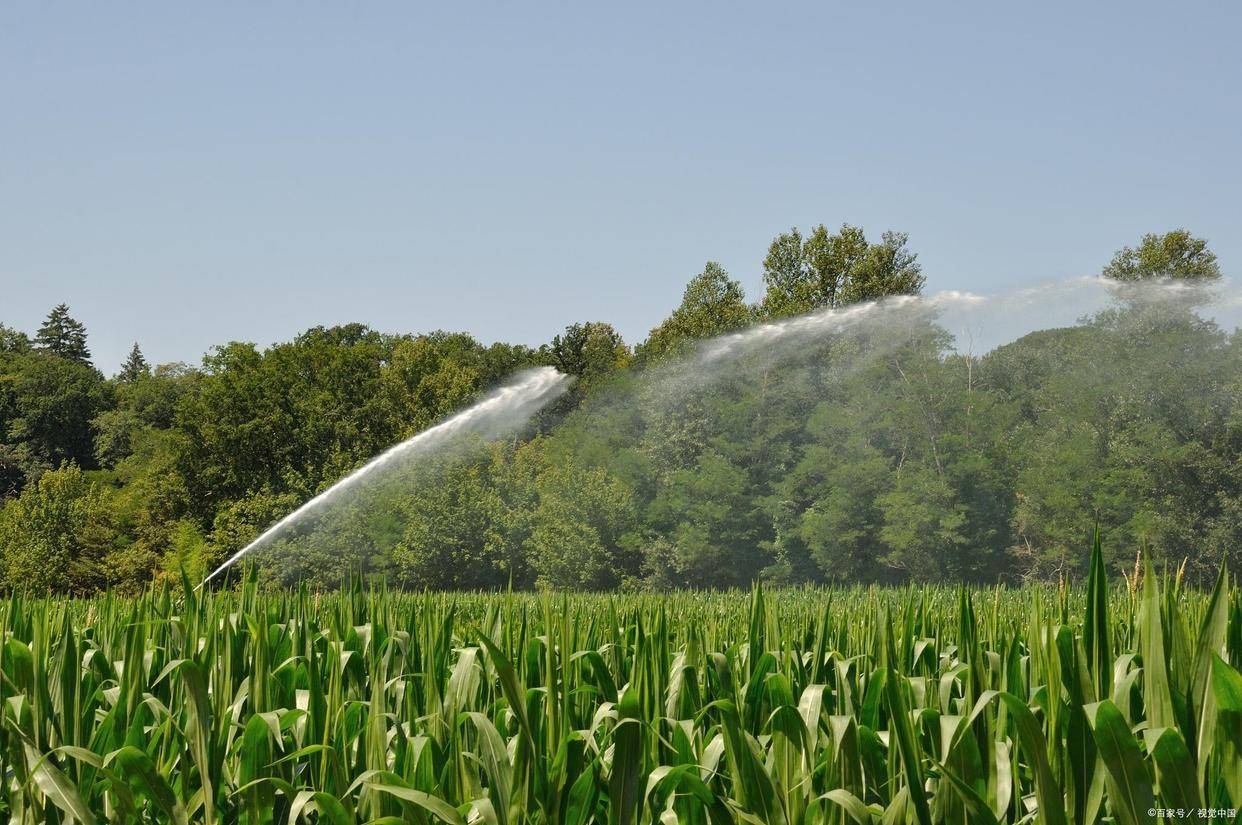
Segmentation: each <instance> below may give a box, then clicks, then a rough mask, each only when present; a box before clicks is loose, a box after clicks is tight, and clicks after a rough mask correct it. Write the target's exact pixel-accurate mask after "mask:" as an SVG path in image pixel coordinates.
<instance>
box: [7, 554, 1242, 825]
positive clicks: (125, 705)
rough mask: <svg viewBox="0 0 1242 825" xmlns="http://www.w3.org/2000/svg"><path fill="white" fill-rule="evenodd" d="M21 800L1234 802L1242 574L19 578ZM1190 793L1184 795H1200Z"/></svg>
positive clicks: (506, 810) (977, 807)
mask: <svg viewBox="0 0 1242 825" xmlns="http://www.w3.org/2000/svg"><path fill="white" fill-rule="evenodd" d="M0 622H2V624H3V628H4V631H5V643H4V645H3V646H0V672H2V675H3V679H2V682H0V693H2V694H3V699H4V702H3V713H4V724H3V728H2V730H0V760H2V761H3V765H2V767H3V776H4V782H5V788H4V791H5V792H4V795H3V799H2V801H0V806H2V807H3V814H4V815H6V816H7V817H8V818H9V820H10V821H12V822H20V823H26V822H82V823H94V822H105V821H107V822H172V823H187V822H206V823H214V822H244V823H269V822H280V823H291V824H292V823H299V822H301V823H313V822H318V823H334V824H335V823H362V822H375V823H398V822H414V823H437V822H446V823H491V824H493V825H495V824H499V825H515V824H516V823H588V822H601V823H603V822H607V823H640V822H641V823H676V822H686V823H711V824H712V825H717V824H718V823H781V824H782V825H799V824H800V823H919V825H925V823H941V822H948V823H995V822H1004V823H1022V822H1036V823H1049V825H1060V824H1061V823H1096V822H1101V823H1102V822H1115V823H1135V822H1154V821H1166V820H1167V821H1175V820H1177V819H1179V818H1181V816H1185V817H1192V818H1195V819H1197V820H1199V821H1209V820H1210V821H1215V822H1237V821H1239V817H1238V815H1237V812H1236V810H1233V809H1237V808H1242V673H1239V670H1238V668H1239V664H1240V659H1242V604H1240V602H1239V599H1238V597H1237V595H1236V593H1235V592H1233V591H1232V590H1231V589H1230V585H1229V582H1228V580H1227V577H1226V576H1224V575H1222V576H1221V578H1220V580H1219V582H1218V584H1217V586H1216V588H1215V590H1214V591H1213V592H1211V593H1205V592H1199V591H1188V590H1184V589H1183V588H1182V587H1181V585H1180V583H1179V580H1178V578H1177V576H1176V575H1161V574H1156V573H1153V572H1152V571H1151V570H1150V569H1149V570H1147V571H1146V572H1145V574H1144V575H1142V576H1136V577H1135V579H1131V580H1127V581H1125V582H1114V583H1112V584H1111V585H1110V584H1109V583H1108V582H1106V581H1105V577H1104V574H1103V567H1102V565H1101V563H1100V561H1099V556H1098V549H1097V552H1096V557H1095V559H1094V561H1093V564H1092V574H1091V578H1090V580H1089V581H1088V582H1087V585H1086V587H1085V588H1084V587H1081V586H1080V587H1072V588H1056V587H1044V586H1033V587H1028V588H1022V589H1000V588H997V589H968V588H953V587H938V588H920V589H878V588H871V589H864V588H852V589H851V588H841V589H814V590H787V591H767V592H765V591H762V590H758V589H756V590H755V591H753V592H751V593H738V592H733V593H674V594H669V595H657V594H633V595H624V594H623V595H615V596H605V595H551V594H547V595H545V594H409V593H392V592H387V591H384V590H382V589H373V588H367V587H364V586H362V585H360V584H354V585H353V586H351V587H349V588H346V589H344V590H342V591H339V592H333V593H325V594H317V593H310V592H307V591H306V590H305V589H303V590H300V591H281V592H269V591H264V590H262V589H260V588H259V587H258V586H257V585H256V583H255V582H254V581H247V582H246V583H244V584H242V585H241V586H239V587H237V588H236V589H234V590H226V591H219V592H195V591H194V590H193V588H192V587H191V586H190V584H189V582H184V583H183V584H174V585H168V584H163V585H160V586H158V587H155V588H153V589H152V590H150V591H149V592H147V593H146V594H145V595H143V596H141V597H139V598H129V599H124V598H115V597H103V598H98V599H93V600H75V599H67V598H66V599H56V598H28V597H23V596H21V595H13V596H11V597H10V598H9V600H8V601H7V604H5V605H4V606H3V607H2V608H0ZM1178 811H1181V812H1182V813H1181V815H1180V816H1179V814H1178V813H1177V812H1178Z"/></svg>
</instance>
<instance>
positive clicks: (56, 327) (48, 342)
mask: <svg viewBox="0 0 1242 825" xmlns="http://www.w3.org/2000/svg"><path fill="white" fill-rule="evenodd" d="M35 344H36V345H38V346H39V347H41V348H43V349H45V350H47V351H48V352H50V353H52V354H53V355H59V356H60V357H61V358H68V359H69V360H71V361H78V362H80V363H83V364H89V363H90V362H91V351H90V350H89V349H87V347H86V327H85V326H83V325H82V322H81V321H77V320H74V319H73V318H72V317H71V316H70V315H69V305H68V304H60V305H59V306H57V307H56V308H55V309H53V310H52V311H51V312H49V313H48V314H47V320H46V321H44V322H43V326H41V327H39V333H38V335H36V336H35Z"/></svg>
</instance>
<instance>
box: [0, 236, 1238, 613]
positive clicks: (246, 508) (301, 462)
mask: <svg viewBox="0 0 1242 825" xmlns="http://www.w3.org/2000/svg"><path fill="white" fill-rule="evenodd" d="M1219 272H1220V270H1219V265H1218V264H1217V262H1216V259H1215V257H1214V256H1213V255H1212V253H1211V252H1210V251H1209V250H1208V249H1207V246H1206V244H1205V243H1204V242H1203V241H1202V240H1201V239H1197V238H1194V237H1193V236H1191V235H1190V234H1189V233H1187V232H1185V231H1184V230H1176V231H1174V232H1170V233H1167V234H1165V235H1148V236H1145V237H1144V238H1143V239H1142V240H1141V242H1140V243H1139V245H1138V247H1137V248H1135V249H1130V248H1126V249H1123V250H1121V251H1120V252H1119V253H1117V255H1116V257H1115V258H1114V259H1113V262H1112V263H1110V264H1109V266H1108V267H1106V269H1105V274H1106V275H1108V276H1109V277H1112V278H1117V279H1121V280H1140V281H1141V280H1144V279H1153V278H1180V279H1199V280H1203V279H1213V278H1216V277H1218V276H1219ZM763 280H764V285H765V291H764V294H763V295H762V297H761V299H760V300H759V301H758V302H756V303H749V302H748V301H747V300H746V296H745V294H744V291H743V289H742V287H741V284H740V283H739V282H738V281H737V280H734V279H733V278H731V277H730V276H729V274H728V273H726V272H725V270H724V269H723V268H722V267H721V266H720V265H719V264H717V263H715V262H708V263H707V264H706V266H705V267H704V269H703V271H702V272H700V273H699V274H697V275H695V276H694V277H693V278H691V279H690V280H689V282H688V284H687V285H686V287H685V290H684V293H683V296H682V300H681V302H680V304H678V306H676V307H675V308H673V310H672V311H671V312H670V313H669V314H668V316H667V317H666V318H665V320H663V321H662V322H661V323H660V324H659V325H657V326H656V327H654V328H653V329H652V330H651V332H650V334H649V335H648V336H647V338H646V340H644V341H642V342H640V343H638V344H637V346H635V347H633V348H632V349H631V347H630V346H629V345H627V344H626V342H625V341H624V340H623V339H622V337H621V335H620V333H619V332H618V331H617V330H616V329H615V328H614V327H613V326H612V325H610V324H608V323H606V322H603V321H591V322H583V323H574V324H571V325H569V326H568V327H566V328H565V329H564V330H562V331H561V332H559V333H558V334H556V335H554V336H553V337H552V338H551V340H549V341H548V342H547V343H545V344H543V345H542V346H539V347H527V346H520V345H510V344H505V343H493V344H487V343H483V342H480V341H478V340H476V339H475V338H473V337H472V336H469V335H465V334H461V333H451V332H443V331H435V332H430V333H424V334H402V335H389V334H383V333H380V332H377V331H375V330H373V329H371V328H369V327H367V326H365V325H363V324H346V325H341V326H334V327H314V328H312V329H309V330H307V331H306V332H304V333H302V334H301V335H298V336H297V337H296V338H294V339H293V340H291V341H287V342H282V343H277V344H275V345H272V346H270V347H267V348H260V347H257V346H255V345H254V344H249V343H240V342H233V343H228V344H224V345H221V346H219V347H216V348H215V349H213V350H212V351H211V352H209V353H208V354H207V355H206V356H205V357H204V358H203V360H202V362H201V364H199V365H196V366H187V365H183V364H163V365H158V366H155V367H154V368H152V367H151V366H150V365H149V364H148V363H147V361H146V358H145V357H144V356H143V355H142V352H141V350H140V348H139V347H138V345H137V344H135V345H134V348H133V349H132V350H131V352H130V355H129V357H128V358H127V359H126V361H125V363H124V365H123V366H122V368H121V370H120V371H119V373H118V374H117V375H116V376H115V377H113V378H112V379H106V378H105V377H104V376H103V375H102V374H101V373H100V372H99V371H98V370H96V369H95V368H94V367H93V366H91V365H90V362H89V351H88V350H87V348H86V330H85V329H84V328H83V327H82V325H81V324H79V323H78V322H77V321H75V320H73V319H72V318H71V317H70V316H69V314H68V309H67V307H65V306H64V305H61V306H58V307H56V308H55V309H53V310H52V312H51V313H50V314H49V316H48V320H47V322H46V323H45V324H44V325H43V326H42V327H41V328H40V330H39V331H38V332H37V333H36V335H35V336H34V337H33V338H31V337H28V336H27V335H25V334H24V333H22V332H20V331H18V330H15V329H13V328H11V327H9V326H5V325H3V324H0V502H2V503H0V584H3V585H5V586H8V587H34V588H36V589H45V588H51V589H57V590H65V591H74V592H89V591H93V590H99V589H102V588H117V589H134V588H137V587H141V586H142V585H143V584H144V583H145V582H146V581H148V580H150V579H151V578H152V577H158V576H163V575H180V570H181V569H183V568H184V569H186V570H187V571H188V572H189V574H190V575H192V576H201V575H203V574H204V573H206V572H207V571H209V570H210V569H212V568H213V567H214V566H215V565H216V564H218V563H219V562H220V561H221V560H223V559H224V558H226V557H227V556H229V555H231V554H232V553H234V552H235V551H236V550H238V549H240V548H241V547H243V546H244V545H246V544H247V543H249V542H250V541H251V540H252V539H254V538H255V537H256V536H257V535H258V534H259V533H260V532H262V531H263V530H264V529H265V528H266V527H267V526H268V525H270V524H271V523H273V522H274V521H276V520H278V519H279V518H281V517H282V516H284V515H285V514H287V513H289V512H290V511H292V510H293V509H295V508H296V507H297V506H298V505H299V504H300V503H301V502H304V501H306V500H307V499H309V498H310V497H312V496H314V495H315V494H316V493H318V492H320V491H322V490H324V489H325V488H326V487H328V486H329V485H331V484H332V483H333V482H334V481H335V480H337V479H339V478H341V477H342V476H343V475H345V474H346V473H348V472H349V471H351V470H352V469H354V468H356V467H358V466H360V465H361V464H362V463H364V462H365V461H367V460H368V459H369V458H370V457H371V456H373V455H375V454H377V453H379V452H380V451H381V450H383V449H384V448H386V447H388V446H390V445H392V444H394V443H396V442H398V441H401V440H402V439H404V438H407V437H409V436H411V435H413V434H414V433H416V432H418V431H420V430H422V429H425V428H426V427H428V426H429V425H431V424H434V423H435V422H437V421H439V420H441V419H443V418H445V417H446V416H448V415H450V414H451V413H453V412H454V411H456V410H459V409H461V408H462V407H464V406H466V405H468V404H470V403H471V402H472V401H474V400H475V399H477V398H479V397H480V395H481V394H482V393H484V392H486V391H487V390H488V389H489V388H491V387H493V386H495V385H496V384H497V383H498V382H500V381H502V380H503V379H504V378H505V376H507V375H509V374H511V373H512V372H514V371H515V370H519V369H522V368H525V367H531V366H536V365H549V364H550V365H553V366H555V367H557V369H559V370H561V371H563V372H565V373H567V374H570V375H573V376H574V377H575V378H576V382H575V385H574V389H573V391H572V392H571V393H570V394H568V395H567V396H565V397H564V398H562V399H561V401H560V402H559V403H558V404H557V405H555V406H554V407H553V408H551V409H549V410H545V411H543V412H542V413H541V414H540V415H539V416H537V417H536V418H535V419H534V420H533V422H532V424H531V426H530V427H529V428H528V430H527V431H526V432H523V433H521V434H520V435H519V436H517V437H514V438H511V439H505V440H504V441H500V442H496V443H490V444H489V443H479V444H475V443H473V442H466V446H463V449H461V450H458V451H452V452H448V453H445V454H443V455H438V456H435V457H428V459H427V460H425V461H422V462H420V463H418V465H417V466H414V467H411V468H410V469H409V470H408V471H406V472H403V473H397V474H393V475H392V477H390V478H388V479H387V480H386V481H384V482H382V483H381V482H376V484H375V486H374V487H373V488H368V489H367V490H366V493H365V495H360V496H358V497H356V498H355V499H352V500H350V501H347V502H343V503H342V504H341V505H340V506H339V507H337V508H336V509H333V510H332V511H331V512H330V513H325V514H324V515H323V516H322V517H320V518H318V519H315V520H311V521H309V522H308V523H307V524H306V525H304V526H303V527H301V528H299V529H297V530H292V531H290V532H289V534H288V535H284V536H282V537H280V538H279V539H278V540H277V541H276V542H274V543H273V544H272V546H271V547H270V548H268V549H267V550H265V551H264V553H263V554H262V555H260V556H258V557H257V559H258V561H259V563H260V569H261V571H262V574H263V575H264V576H265V577H267V578H268V579H270V580H273V581H278V582H284V583H292V582H296V581H310V582H314V583H319V584H333V583H337V582H340V581H341V580H343V578H344V577H345V576H347V575H350V574H351V573H356V572H360V571H361V572H363V573H367V574H372V575H377V576H383V577H384V579H385V580H386V581H389V582H392V583H394V584H399V585H401V586H407V587H412V588H424V587H426V588H509V587H512V588H536V587H543V588H558V589H589V590H606V589H614V588H665V587H696V588H716V587H734V586H747V585H748V584H750V583H751V582H754V581H756V580H765V581H770V582H777V583H787V584H796V583H802V582H826V581H835V582H877V583H902V582H927V581H943V580H946V579H951V580H960V581H972V582H995V581H1006V580H1015V579H1019V578H1036V579H1047V580H1056V579H1058V578H1061V577H1067V576H1068V577H1073V576H1079V575H1082V574H1083V573H1084V571H1085V564H1086V559H1087V552H1088V550H1089V547H1090V544H1089V535H1090V532H1091V530H1092V528H1093V526H1094V525H1095V524H1097V523H1098V524H1099V525H1100V527H1101V529H1103V530H1104V531H1105V532H1106V534H1107V535H1108V536H1109V539H1110V540H1109V543H1108V548H1109V549H1108V559H1107V561H1108V563H1109V564H1111V565H1113V566H1114V567H1122V566H1125V565H1127V564H1130V563H1131V562H1132V560H1133V554H1134V550H1135V548H1137V547H1138V546H1140V545H1141V546H1144V547H1147V548H1148V550H1149V552H1150V553H1151V555H1152V556H1154V557H1155V558H1156V559H1163V560H1167V561H1169V562H1171V563H1176V564H1179V565H1183V564H1184V565H1185V569H1186V571H1187V575H1188V576H1190V577H1192V578H1193V579H1196V580H1197V579H1203V578H1205V577H1207V576H1209V575H1211V574H1212V572H1213V571H1215V570H1216V569H1218V567H1219V565H1220V564H1221V563H1222V562H1228V563H1232V564H1234V565H1236V564H1238V563H1239V562H1242V549H1240V548H1242V469H1240V468H1242V337H1240V336H1239V334H1238V333H1237V332H1231V331H1227V330H1222V329H1219V328H1217V327H1216V325H1215V324H1213V323H1211V322H1210V321H1207V320H1204V319H1203V318H1201V317H1200V316H1199V315H1197V314H1196V312H1195V310H1194V308H1193V307H1188V306H1186V305H1185V304H1176V305H1171V306H1169V307H1162V308H1159V311H1158V312H1157V311H1154V310H1153V309H1152V307H1151V306H1148V305H1146V304H1144V303H1142V302H1133V301H1126V300H1121V301H1118V302H1116V303H1115V304H1114V305H1112V306H1109V307H1108V308H1107V309H1105V310H1103V311H1101V312H1098V313H1096V314H1095V315H1092V316H1089V317H1087V318H1084V319H1083V320H1082V321H1081V322H1080V323H1078V324H1076V325H1075V326H1072V327H1068V328H1063V329H1050V330H1043V331H1040V332H1036V333H1032V334H1030V335H1026V336H1024V337H1022V338H1019V339H1018V340H1016V341H1013V342H1011V343H1008V344H1006V345H1004V346H1000V347H997V348H995V349H993V350H992V351H990V352H987V353H985V354H983V355H974V354H969V353H962V352H959V351H957V350H956V349H955V348H954V344H953V339H952V337H951V336H950V335H949V334H948V333H947V331H946V330H944V329H941V328H940V327H939V326H937V324H936V322H935V319H934V318H932V317H928V316H926V315H917V316H914V317H913V320H909V321H908V323H907V322H906V321H903V322H902V323H900V324H894V325H893V327H892V328H891V329H890V328H884V327H873V328H868V329H866V330H861V331H855V332H853V333H850V334H846V333H830V332H824V333H822V334H817V335H816V336H815V337H808V338H806V339H804V340H801V341H800V342H799V343H798V344H797V345H791V346H786V347H783V348H780V349H771V350H763V349H756V350H750V351H738V352H736V353H734V356H733V357H732V358H731V360H730V361H729V362H728V363H727V364H726V365H720V366H718V367H716V368H714V369H713V370H708V369H707V368H706V367H705V366H704V363H703V362H702V361H701V360H697V356H696V355H695V354H694V349H695V346H696V342H698V341H701V340H703V339H707V338H711V337H713V336H717V335H721V334H724V333H729V332H734V331H737V330H740V329H743V328H745V327H746V326H747V325H749V324H751V323H755V322H760V323H766V322H768V321H770V320H772V319H778V318H783V317H785V316H788V315H791V314H796V313H803V312H813V311H816V310H820V309H823V308H838V307H843V306H847V305H849V304H851V303H855V302H858V301H864V300H872V299H875V298H880V297H884V296H889V295H906V294H917V293H918V292H920V291H921V290H922V288H923V284H924V282H923V274H922V271H921V269H920V267H919V265H918V262H917V258H916V256H915V255H914V253H913V252H912V251H910V250H909V249H908V248H907V239H906V236H905V235H903V234H900V233H884V234H883V235H882V236H881V241H880V242H879V243H871V242H869V241H867V239H866V236H865V235H864V233H863V231H862V229H860V228H857V227H852V226H849V225H846V226H843V227H842V229H841V230H840V231H839V232H838V233H836V234H831V233H829V232H828V231H827V230H826V229H825V228H824V227H823V226H822V225H821V226H817V227H815V228H814V229H813V230H812V231H811V232H810V234H809V235H807V236H805V237H804V236H803V235H802V234H801V233H800V232H799V231H798V230H797V229H794V230H791V231H790V232H789V233H785V234H782V235H781V236H779V237H778V238H776V239H775V240H774V241H773V243H772V245H771V247H770V248H769V250H768V254H767V256H766V258H765V259H764V269H763ZM890 306H892V305H890Z"/></svg>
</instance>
